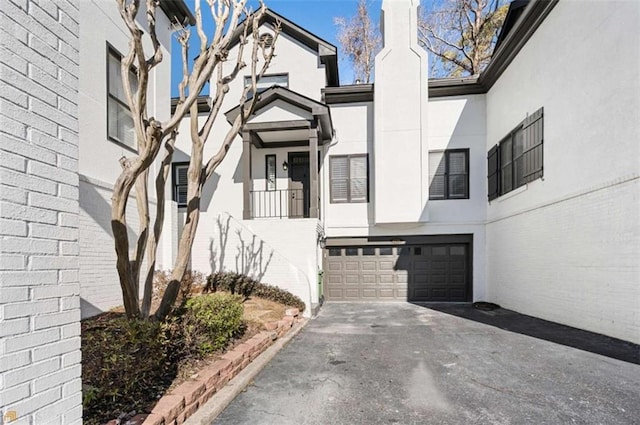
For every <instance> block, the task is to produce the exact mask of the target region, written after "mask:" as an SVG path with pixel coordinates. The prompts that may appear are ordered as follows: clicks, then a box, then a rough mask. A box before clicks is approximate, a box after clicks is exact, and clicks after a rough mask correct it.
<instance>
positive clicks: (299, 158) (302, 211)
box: [289, 152, 309, 218]
mask: <svg viewBox="0 0 640 425" xmlns="http://www.w3.org/2000/svg"><path fill="white" fill-rule="evenodd" d="M289 217H290V218H294V217H297V218H302V217H304V218H307V217H309V152H289Z"/></svg>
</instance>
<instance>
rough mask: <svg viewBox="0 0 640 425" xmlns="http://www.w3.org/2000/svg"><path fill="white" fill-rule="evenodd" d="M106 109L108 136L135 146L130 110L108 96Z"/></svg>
mask: <svg viewBox="0 0 640 425" xmlns="http://www.w3.org/2000/svg"><path fill="white" fill-rule="evenodd" d="M107 109H108V121H109V122H108V136H109V137H111V138H112V139H115V140H117V141H119V142H120V143H124V144H125V145H127V146H131V147H135V145H136V143H135V132H134V128H133V118H131V112H129V110H128V109H127V108H125V107H124V106H122V105H121V104H120V103H118V102H117V101H115V100H114V99H113V98H109V101H108V105H107Z"/></svg>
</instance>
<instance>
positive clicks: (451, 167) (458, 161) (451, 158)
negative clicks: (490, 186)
mask: <svg viewBox="0 0 640 425" xmlns="http://www.w3.org/2000/svg"><path fill="white" fill-rule="evenodd" d="M429 199H433V200H437V199H469V149H451V150H446V151H440V152H429Z"/></svg>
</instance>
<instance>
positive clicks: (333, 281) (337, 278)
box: [325, 274, 344, 285]
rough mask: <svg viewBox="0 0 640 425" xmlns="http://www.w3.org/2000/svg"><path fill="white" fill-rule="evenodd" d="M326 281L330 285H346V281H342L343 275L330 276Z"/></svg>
mask: <svg viewBox="0 0 640 425" xmlns="http://www.w3.org/2000/svg"><path fill="white" fill-rule="evenodd" d="M325 281H326V282H327V284H328V285H334V284H335V285H340V284H342V283H344V280H343V279H342V275H341V274H328V275H327V276H326V277H325Z"/></svg>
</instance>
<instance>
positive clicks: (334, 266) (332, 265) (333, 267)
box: [327, 261, 342, 272]
mask: <svg viewBox="0 0 640 425" xmlns="http://www.w3.org/2000/svg"><path fill="white" fill-rule="evenodd" d="M327 269H328V270H329V271H330V272H339V271H342V262H337V261H329V262H328V263H327Z"/></svg>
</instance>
